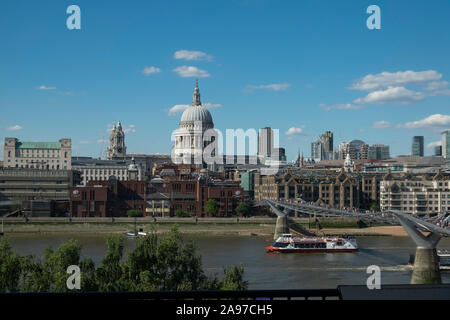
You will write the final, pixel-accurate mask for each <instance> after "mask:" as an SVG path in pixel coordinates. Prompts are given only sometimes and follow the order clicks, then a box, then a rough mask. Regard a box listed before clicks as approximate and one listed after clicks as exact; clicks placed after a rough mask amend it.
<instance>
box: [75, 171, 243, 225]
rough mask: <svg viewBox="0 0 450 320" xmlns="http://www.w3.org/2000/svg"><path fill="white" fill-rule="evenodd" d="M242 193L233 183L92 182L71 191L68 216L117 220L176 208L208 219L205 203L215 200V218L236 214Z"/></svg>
mask: <svg viewBox="0 0 450 320" xmlns="http://www.w3.org/2000/svg"><path fill="white" fill-rule="evenodd" d="M243 195H244V191H243V189H242V188H241V187H240V186H239V184H238V183H236V182H233V181H223V180H211V179H207V178H198V177H196V178H193V177H190V178H189V179H185V180H177V179H174V178H171V179H168V181H167V182H166V181H165V180H163V179H161V178H158V179H152V180H151V181H150V182H145V181H116V182H114V183H110V182H108V181H91V182H90V183H89V184H88V186H86V187H75V188H72V189H71V190H70V215H71V217H120V216H126V213H127V211H128V210H130V209H138V210H142V213H143V215H164V216H166V215H167V214H168V215H171V216H173V215H174V214H175V211H176V210H177V209H181V210H183V211H184V212H187V213H190V214H192V215H196V216H198V217H206V216H210V214H208V213H207V212H206V209H205V207H206V203H207V201H208V200H209V199H215V200H216V201H217V204H218V206H219V212H218V213H217V215H216V216H220V217H227V216H232V215H234V214H236V211H235V210H236V207H237V206H238V205H239V203H240V202H241V201H242V200H243V198H242V197H243Z"/></svg>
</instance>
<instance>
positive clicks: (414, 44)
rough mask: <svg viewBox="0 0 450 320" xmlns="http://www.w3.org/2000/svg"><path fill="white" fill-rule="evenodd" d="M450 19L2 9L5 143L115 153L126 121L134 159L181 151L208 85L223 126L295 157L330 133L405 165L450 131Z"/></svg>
mask: <svg viewBox="0 0 450 320" xmlns="http://www.w3.org/2000/svg"><path fill="white" fill-rule="evenodd" d="M73 4H74V5H77V6H78V7H79V8H80V10H81V29H79V30H77V29H73V30H69V29H68V28H67V25H66V21H67V19H68V18H69V16H70V15H71V14H68V13H66V10H67V8H68V7H69V6H70V5H73ZM370 5H377V6H378V7H379V8H380V11H381V29H372V30H370V29H368V27H367V24H366V21H367V19H368V18H369V17H370V15H371V14H368V13H367V12H366V10H367V8H368V7H369V6H370ZM449 15H450V2H449V1H447V0H434V1H406V0H396V1H380V0H371V1H364V0H346V1H332V0H329V1H318V0H310V1H308V0H302V1H298V0H293V1H287V0H286V1H276V0H275V1H271V0H227V1H225V0H215V1H209V0H205V1H203V0H201V1H170V0H167V1H149V0H147V1H119V0H118V1H101V0H95V1H92V0H90V1H84V0H71V1H64V0H57V1H56V0H55V1H23V0H4V1H2V2H1V4H0V43H1V50H0V111H1V113H0V114H1V115H0V141H1V143H3V141H4V138H5V137H17V138H19V139H21V140H23V141H57V140H59V139H61V138H71V139H72V144H73V154H74V155H79V156H93V157H99V156H102V157H103V156H104V150H105V149H106V147H107V141H108V137H109V130H110V128H111V126H112V124H113V123H114V122H116V121H117V120H118V119H119V118H120V120H121V122H122V125H123V127H124V129H125V133H126V144H127V152H128V153H170V150H171V146H172V141H171V133H172V131H173V130H175V129H177V127H178V125H179V121H180V117H181V112H182V111H183V110H184V108H185V106H186V105H189V104H191V102H192V93H193V89H194V86H195V80H196V79H198V80H199V87H200V93H201V99H202V102H203V104H204V105H205V106H206V107H208V108H209V109H210V112H211V115H212V117H213V120H214V125H215V128H217V129H220V130H221V131H222V132H225V130H226V129H238V128H242V129H244V130H247V129H250V128H255V129H258V128H263V127H266V126H270V127H272V128H273V129H278V130H279V136H280V141H279V145H280V146H282V147H284V148H286V152H287V156H288V160H293V159H294V158H295V157H296V156H297V153H298V152H299V150H300V151H301V152H302V151H303V152H304V154H305V156H309V155H310V151H311V150H310V149H311V142H312V141H314V140H316V139H317V138H318V137H319V135H320V134H322V133H323V132H325V131H326V130H330V131H332V132H334V140H335V148H336V147H337V145H338V144H339V143H340V142H343V141H349V140H353V139H361V140H363V141H365V142H366V143H368V144H375V143H382V144H388V145H390V147H391V155H393V156H395V155H402V154H410V152H411V143H412V137H413V136H415V135H423V136H425V145H426V149H425V153H426V154H428V155H431V154H433V153H434V146H435V145H437V144H438V143H439V141H440V132H441V131H443V130H444V129H448V128H450V84H449V82H450V58H449V57H450V19H449ZM105 141H106V142H105ZM2 153H3V146H2V148H1V151H0V157H2Z"/></svg>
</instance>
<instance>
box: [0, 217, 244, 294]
mask: <svg viewBox="0 0 450 320" xmlns="http://www.w3.org/2000/svg"><path fill="white" fill-rule="evenodd" d="M106 244H107V249H106V254H105V257H104V258H103V260H102V261H101V264H100V266H98V267H97V268H96V267H95V265H94V262H93V261H92V260H91V259H85V260H83V261H81V262H80V251H81V247H80V245H79V244H78V242H77V241H75V240H69V241H67V242H65V243H63V244H62V245H61V246H60V247H59V248H58V249H56V250H53V249H52V248H47V249H45V251H44V254H43V259H42V261H41V260H36V259H35V258H34V256H25V257H19V256H17V255H15V253H13V252H12V251H11V248H10V247H9V244H8V242H7V241H6V239H1V240H0V292H14V291H19V290H20V291H22V292H66V291H68V289H67V286H66V282H67V278H68V277H69V275H68V274H67V273H66V270H67V267H68V266H70V265H79V266H80V269H81V291H100V292H117V291H155V290H169V291H179V290H219V289H222V290H245V289H246V288H247V282H246V281H244V280H243V274H244V268H243V266H242V265H240V266H232V267H228V268H225V269H224V277H223V278H222V279H221V280H219V279H218V278H217V277H208V276H206V275H205V272H204V270H203V266H202V260H201V257H200V256H198V255H197V254H196V250H195V246H194V243H193V242H192V241H185V240H184V239H183V238H182V236H181V234H180V232H179V230H178V226H177V225H175V226H174V227H173V228H172V229H171V230H170V232H169V233H168V234H167V235H164V236H161V237H158V235H157V234H156V232H154V231H153V232H152V233H151V234H149V235H148V236H146V237H144V238H139V239H136V246H135V249H134V250H133V251H132V252H130V253H129V254H128V256H127V258H126V259H125V260H124V259H123V249H124V237H123V236H117V235H114V236H110V237H108V238H107V240H106Z"/></svg>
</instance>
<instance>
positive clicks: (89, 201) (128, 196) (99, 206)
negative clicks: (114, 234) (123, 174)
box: [70, 180, 147, 217]
mask: <svg viewBox="0 0 450 320" xmlns="http://www.w3.org/2000/svg"><path fill="white" fill-rule="evenodd" d="M146 193H147V183H146V182H145V181H118V180H110V181H91V182H89V184H88V186H86V187H75V188H72V190H71V192H70V216H71V217H121V216H126V213H127V211H128V210H130V209H138V210H141V211H142V213H143V214H145V208H146V200H145V197H146Z"/></svg>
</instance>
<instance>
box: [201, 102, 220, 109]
mask: <svg viewBox="0 0 450 320" xmlns="http://www.w3.org/2000/svg"><path fill="white" fill-rule="evenodd" d="M203 106H204V107H205V108H206V109H216V108H220V107H221V106H222V105H221V104H220V103H209V102H207V103H205V104H203Z"/></svg>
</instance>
